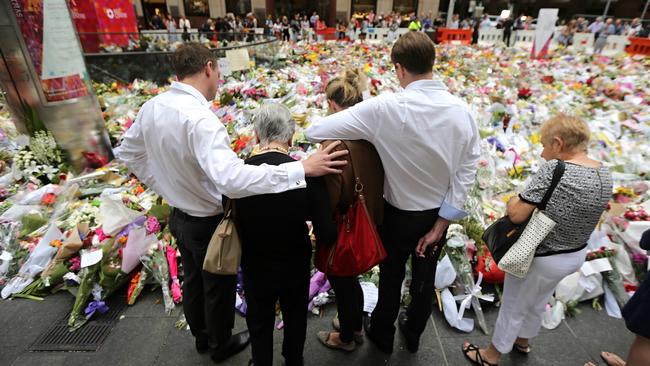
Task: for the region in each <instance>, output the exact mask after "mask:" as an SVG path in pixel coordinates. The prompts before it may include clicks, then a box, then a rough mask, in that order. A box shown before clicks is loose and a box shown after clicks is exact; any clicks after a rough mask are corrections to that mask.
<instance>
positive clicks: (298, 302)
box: [244, 270, 309, 366]
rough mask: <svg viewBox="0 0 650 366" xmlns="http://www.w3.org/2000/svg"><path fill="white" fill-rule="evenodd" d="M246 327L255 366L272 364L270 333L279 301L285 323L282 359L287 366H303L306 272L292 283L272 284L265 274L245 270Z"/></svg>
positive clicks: (277, 281) (274, 282)
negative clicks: (248, 332)
mask: <svg viewBox="0 0 650 366" xmlns="http://www.w3.org/2000/svg"><path fill="white" fill-rule="evenodd" d="M244 291H245V296H246V304H247V306H248V307H247V309H246V324H247V325H248V330H249V331H250V335H251V351H252V354H253V362H254V363H255V366H271V365H272V364H273V330H274V329H275V304H276V302H277V301H278V300H280V308H281V309H282V320H283V321H284V340H283V341H282V356H284V359H285V361H286V365H287V366H302V365H303V364H304V363H303V358H302V351H303V348H304V347H305V337H306V334H307V305H308V300H307V299H308V297H309V272H308V271H304V273H297V274H296V276H293V277H292V278H291V279H283V280H278V279H276V280H274V279H272V277H271V278H270V277H269V276H268V274H265V273H250V271H246V270H244Z"/></svg>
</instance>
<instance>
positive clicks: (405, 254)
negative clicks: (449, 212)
mask: <svg viewBox="0 0 650 366" xmlns="http://www.w3.org/2000/svg"><path fill="white" fill-rule="evenodd" d="M437 219H438V209H435V210H429V211H421V212H414V211H402V210H399V209H397V208H395V207H393V206H391V205H390V204H388V203H385V213H384V223H383V225H382V226H380V227H379V234H380V236H381V239H382V241H383V243H384V247H385V248H386V252H387V254H388V256H387V257H386V259H385V260H384V262H383V263H381V264H380V265H379V271H380V272H379V300H378V302H377V307H375V310H374V311H373V312H372V317H371V329H372V333H373V335H374V336H375V338H377V340H379V341H380V342H382V343H384V344H386V345H391V346H392V344H393V340H394V336H395V325H394V324H395V319H397V316H398V314H399V308H400V300H401V289H402V282H403V281H404V275H405V270H406V269H405V266H406V261H407V260H408V259H409V257H411V271H412V279H411V286H410V289H409V291H410V295H411V303H410V304H409V306H408V308H407V310H406V315H407V317H408V321H407V323H406V327H407V329H408V330H409V331H410V333H412V334H413V335H417V336H418V337H419V336H420V335H421V334H422V332H424V329H425V327H426V325H427V321H428V319H429V316H430V315H431V309H432V306H433V295H434V289H435V274H436V266H437V264H438V257H439V256H440V251H441V250H442V247H443V244H444V241H441V242H440V243H439V244H438V246H437V249H436V250H435V251H434V250H433V246H430V247H429V249H428V251H427V252H426V255H425V257H424V258H420V257H418V256H417V254H416V253H415V248H416V247H417V244H418V241H419V240H420V238H421V237H423V236H424V235H425V234H426V233H427V232H428V231H429V230H431V228H432V227H433V224H434V223H435V222H436V220H437ZM443 238H444V235H443Z"/></svg>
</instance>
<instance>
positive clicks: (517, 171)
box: [508, 166, 524, 178]
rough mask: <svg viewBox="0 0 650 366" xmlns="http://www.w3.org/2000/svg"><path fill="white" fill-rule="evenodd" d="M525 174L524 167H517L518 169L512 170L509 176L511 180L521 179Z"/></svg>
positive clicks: (509, 171)
mask: <svg viewBox="0 0 650 366" xmlns="http://www.w3.org/2000/svg"><path fill="white" fill-rule="evenodd" d="M523 172H524V167H523V166H516V167H514V168H510V170H508V175H509V176H510V177H511V178H514V177H519V176H521V174H522V173H523Z"/></svg>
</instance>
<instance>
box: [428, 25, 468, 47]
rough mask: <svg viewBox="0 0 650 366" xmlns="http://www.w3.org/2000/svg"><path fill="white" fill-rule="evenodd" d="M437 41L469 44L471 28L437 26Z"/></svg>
mask: <svg viewBox="0 0 650 366" xmlns="http://www.w3.org/2000/svg"><path fill="white" fill-rule="evenodd" d="M436 35H437V37H438V42H439V43H451V44H470V43H472V30H471V29H449V28H438V31H437V32H436Z"/></svg>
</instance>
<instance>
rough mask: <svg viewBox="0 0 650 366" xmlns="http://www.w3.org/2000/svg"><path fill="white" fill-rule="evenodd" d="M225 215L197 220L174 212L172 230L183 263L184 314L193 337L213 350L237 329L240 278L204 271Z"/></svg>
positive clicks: (178, 211)
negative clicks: (205, 342)
mask: <svg viewBox="0 0 650 366" xmlns="http://www.w3.org/2000/svg"><path fill="white" fill-rule="evenodd" d="M222 217H223V215H217V216H211V217H194V216H190V215H187V214H185V213H183V212H182V211H180V210H178V209H174V210H173V211H172V215H171V218H170V222H169V226H170V230H171V232H172V235H174V237H176V242H177V244H178V249H179V250H180V252H181V261H182V263H183V273H184V277H183V311H184V312H185V318H186V319H187V323H188V324H189V326H190V329H191V331H192V335H194V337H196V338H197V339H199V340H207V341H208V342H209V344H210V346H211V347H216V346H218V345H220V344H223V343H224V342H226V341H227V340H228V339H230V336H231V335H232V328H233V327H234V326H235V287H236V285H237V276H234V275H233V276H222V275H215V274H212V273H209V272H205V271H203V260H204V259H205V253H206V251H207V249H208V243H210V238H211V237H212V234H213V233H214V230H215V229H216V228H217V225H219V222H220V221H221V218H222Z"/></svg>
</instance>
